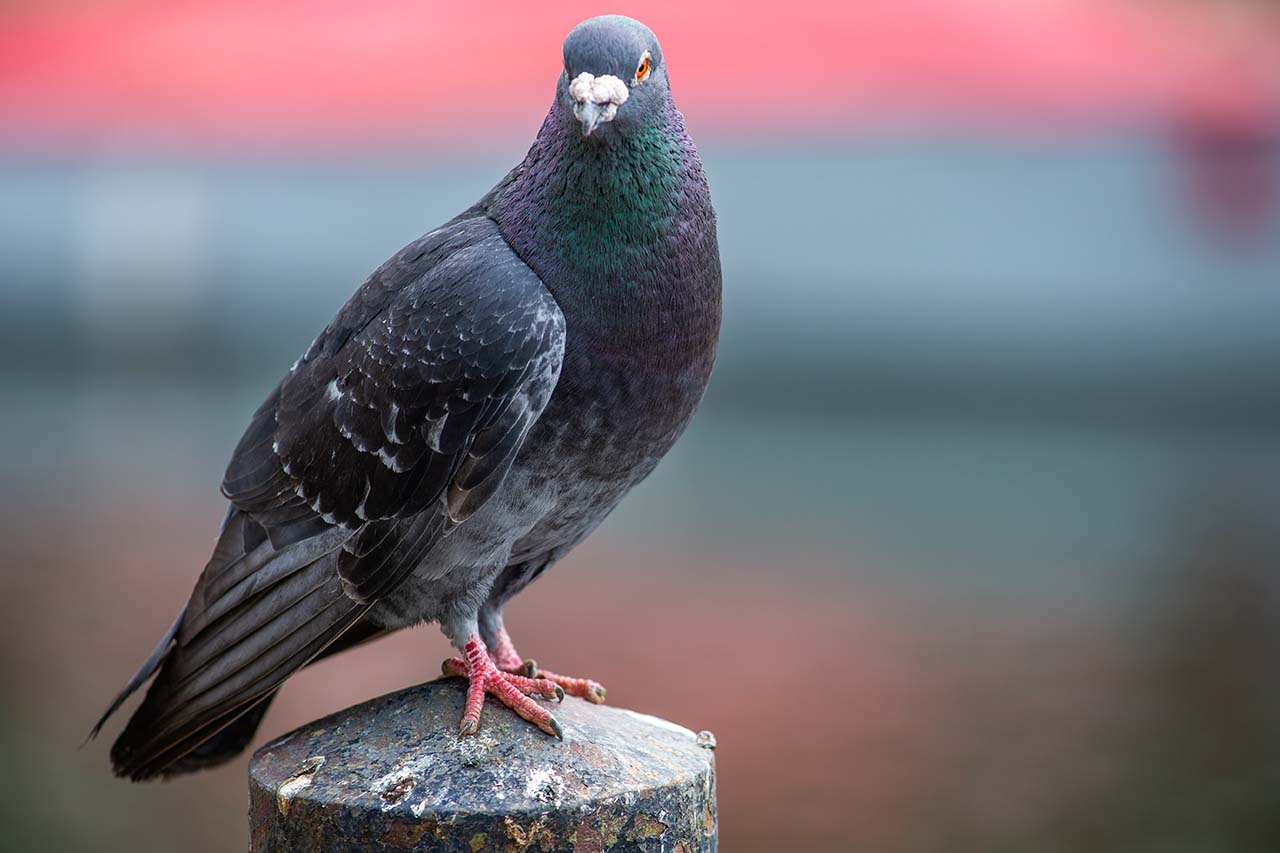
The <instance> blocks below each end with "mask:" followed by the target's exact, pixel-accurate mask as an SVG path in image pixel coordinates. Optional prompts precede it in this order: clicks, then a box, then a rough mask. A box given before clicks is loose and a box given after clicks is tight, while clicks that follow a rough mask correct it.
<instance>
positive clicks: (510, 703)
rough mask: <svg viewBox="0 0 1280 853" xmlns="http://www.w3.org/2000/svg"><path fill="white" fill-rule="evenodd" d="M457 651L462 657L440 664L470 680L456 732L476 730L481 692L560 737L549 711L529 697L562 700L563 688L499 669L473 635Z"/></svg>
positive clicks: (469, 732) (480, 706) (465, 733)
mask: <svg viewBox="0 0 1280 853" xmlns="http://www.w3.org/2000/svg"><path fill="white" fill-rule="evenodd" d="M461 651H462V654H463V656H464V657H463V658H449V659H448V660H446V661H445V662H444V666H443V667H442V669H443V670H444V674H445V675H457V676H462V677H463V678H466V679H467V680H469V681H470V682H471V686H470V687H468V688H467V704H466V709H465V710H464V711H463V714H462V725H461V726H459V728H458V733H459V734H461V735H463V736H466V735H473V734H475V733H476V732H477V731H478V730H479V729H480V709H481V708H482V707H484V695H485V694H486V693H488V694H490V695H492V696H494V697H496V698H497V699H498V701H499V702H501V703H502V704H504V705H506V706H507V707H508V708H510V709H511V710H513V711H515V712H516V713H517V714H519V715H520V716H521V717H524V718H525V719H526V720H528V721H529V722H531V723H533V724H534V725H535V726H537V727H538V728H540V729H542V730H543V731H544V732H546V733H547V734H549V735H555V736H556V737H558V738H560V739H561V740H564V732H563V731H561V729H560V724H559V723H557V722H556V719H555V717H553V716H551V712H550V711H548V710H547V709H546V708H544V707H542V706H541V705H539V704H538V703H537V702H534V701H533V700H532V699H530V698H529V697H530V696H540V697H542V698H543V699H563V698H564V690H563V689H562V688H561V687H560V686H559V685H557V684H555V683H553V682H552V681H551V680H550V679H545V678H527V677H525V676H523V675H516V674H515V673H510V672H503V671H502V670H500V669H498V668H497V667H496V666H495V665H494V663H493V660H491V659H490V657H489V652H488V650H487V649H486V648H485V646H484V642H482V641H481V639H480V638H479V637H477V636H476V635H474V634H472V635H471V636H470V637H468V638H467V642H466V643H465V644H464V645H463V647H462V650H461Z"/></svg>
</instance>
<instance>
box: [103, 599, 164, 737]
mask: <svg viewBox="0 0 1280 853" xmlns="http://www.w3.org/2000/svg"><path fill="white" fill-rule="evenodd" d="M186 614H187V608H185V607H184V608H182V610H181V611H179V613H178V618H177V619H174V620H173V624H172V625H171V626H169V630H168V631H165V632H164V636H163V637H161V638H160V642H158V643H156V647H155V648H154V649H152V650H151V654H150V655H149V656H148V657H147V659H146V660H145V661H143V663H142V666H140V667H139V668H138V671H137V672H135V673H134V674H133V677H132V678H130V679H129V683H128V684H126V685H125V686H124V688H123V689H122V690H121V691H120V692H119V693H117V694H116V697H115V698H114V699H112V700H111V704H110V705H108V706H107V710H105V711H103V712H102V716H101V717H99V718H98V722H96V723H94V724H93V730H92V731H90V732H89V736H88V737H87V738H85V739H84V740H85V743H88V742H89V741H91V740H93V739H94V738H96V737H97V736H98V733H99V732H100V731H102V725H103V724H104V723H105V722H106V721H107V720H109V719H110V718H111V715H112V714H114V713H115V712H116V711H118V710H120V706H121V705H123V704H124V702H125V700H126V699H128V698H129V697H130V696H132V695H133V694H134V692H135V691H136V690H137V689H138V688H139V687H141V686H142V685H144V684H146V683H147V679H148V678H150V677H151V676H153V675H155V672H156V670H157V669H159V668H160V664H162V663H163V662H164V659H165V657H166V656H167V655H168V654H169V644H170V643H172V642H173V638H174V637H176V636H177V635H178V631H179V629H181V628H182V619H183V617H184V616H186Z"/></svg>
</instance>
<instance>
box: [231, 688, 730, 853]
mask: <svg viewBox="0 0 1280 853" xmlns="http://www.w3.org/2000/svg"><path fill="white" fill-rule="evenodd" d="M465 692H466V688H465V684H464V683H463V681H462V680H461V679H443V680H440V681H432V682H429V683H427V684H422V685H419V686H417V687H411V688H409V689H407V690H402V691H400V692H398V693H392V694H389V695H387V696H382V697H380V698H378V699H373V700H371V701H369V702H365V703H364V704H362V705H356V706H355V707H352V708H348V709H347V710H345V711H340V712H338V713H337V714H333V715H332V716H329V717H325V718H324V719H321V720H317V721H315V722H313V723H309V724H307V725H305V726H303V727H301V728H299V729H296V730H294V731H293V732H290V733H289V734H287V735H284V736H283V737H281V738H278V739H277V740H275V741H272V742H271V743H269V744H267V745H266V746H264V747H263V748H262V749H260V750H258V752H257V753H256V754H255V755H254V756H253V760H252V761H251V762H250V764H249V848H250V850H252V851H262V853H266V852H267V851H293V850H317V851H321V850H323V851H328V850H342V851H348V850H349V851H360V850H379V851H382V850H432V851H442V853H453V851H463V852H464V853H481V851H516V850H519V851H541V853H552V851H562V850H563V851H570V850H572V851H582V853H595V851H605V850H611V851H636V853H639V851H646V853H647V851H663V853H677V851H678V852H679V853H701V852H702V851H714V850H715V849H716V799H715V761H714V758H713V754H712V749H713V748H714V740H713V739H712V738H711V736H710V735H709V734H708V733H705V732H704V733H702V734H700V735H695V734H694V733H693V732H691V731H689V730H688V729H685V728H682V727H680V726H677V725H675V724H673V723H668V722H666V721H665V720H660V719H658V718H656V717H650V716H646V715H643V714H637V713H634V712H632V711H626V710H623V709H620V708H612V707H609V706H607V705H591V704H589V703H587V702H583V701H580V700H577V699H572V698H570V699H566V700H565V701H564V703H563V704H562V705H560V706H558V707H557V708H556V712H555V713H556V719H557V720H559V721H560V724H561V726H563V728H564V741H563V742H561V741H559V740H556V739H554V738H551V737H548V736H547V735H545V734H543V733H542V732H540V731H538V730H537V729H535V728H534V727H533V726H531V725H529V724H528V723H526V722H525V721H524V720H521V719H519V718H517V717H516V715H515V714H513V713H511V712H510V711H508V710H507V709H505V708H502V707H499V706H496V705H495V704H494V703H493V702H492V701H490V702H488V703H487V704H486V707H485V713H484V716H483V718H482V721H481V728H480V732H479V734H478V735H476V736H475V737H470V738H460V737H458V735H457V724H458V719H459V717H460V716H461V715H462V706H463V701H464V698H465Z"/></svg>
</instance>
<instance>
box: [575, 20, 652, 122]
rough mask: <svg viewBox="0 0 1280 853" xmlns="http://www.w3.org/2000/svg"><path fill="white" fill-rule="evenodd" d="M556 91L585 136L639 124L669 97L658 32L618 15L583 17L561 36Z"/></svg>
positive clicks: (650, 119)
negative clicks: (561, 70) (560, 69)
mask: <svg viewBox="0 0 1280 853" xmlns="http://www.w3.org/2000/svg"><path fill="white" fill-rule="evenodd" d="M556 93H557V97H558V99H559V101H560V103H561V104H563V106H564V107H565V108H566V110H567V111H568V114H569V115H572V116H573V118H574V119H576V120H577V122H578V123H579V124H580V126H581V128H582V135H583V136H584V137H589V136H593V135H594V136H596V137H605V136H607V135H608V134H609V133H627V132H628V131H629V130H631V129H634V128H638V127H643V126H644V125H645V124H647V123H648V122H650V121H653V120H655V119H656V118H657V117H658V116H659V114H660V113H661V111H662V107H663V106H664V105H665V104H666V103H667V100H668V97H669V91H668V89H667V70H666V67H665V66H664V65H663V62H662V48H661V47H660V46H659V45H658V38H657V36H655V35H654V34H653V31H652V30H650V29H649V28H648V27H646V26H645V25H644V24H642V23H640V22H639V21H636V20H633V19H631V18H628V17H625V16H623V15H602V16H601V17H599V18H590V19H588V20H586V21H583V22H582V23H581V24H578V26H576V27H574V28H573V31H572V32H570V33H569V35H568V36H567V37H566V38H565V40H564V73H563V74H562V75H560V82H559V84H558V86H557V89H556Z"/></svg>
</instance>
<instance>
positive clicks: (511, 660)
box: [490, 624, 605, 705]
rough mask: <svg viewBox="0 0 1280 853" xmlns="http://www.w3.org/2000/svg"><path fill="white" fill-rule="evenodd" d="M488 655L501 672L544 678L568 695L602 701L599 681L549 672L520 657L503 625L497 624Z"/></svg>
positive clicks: (595, 702) (602, 696)
mask: <svg viewBox="0 0 1280 853" xmlns="http://www.w3.org/2000/svg"><path fill="white" fill-rule="evenodd" d="M490 656H491V657H492V659H493V663H494V665H495V666H497V667H498V669H500V670H502V671H503V672H510V673H518V674H520V675H523V676H526V677H528V678H537V679H546V680H547V681H550V682H552V683H554V684H558V685H560V687H561V688H563V689H564V692H565V693H567V694H568V695H570V696H577V697H578V698H579V699H586V700H587V701H588V702H591V703H593V704H596V705H599V704H602V703H603V702H604V697H605V689H604V686H603V685H601V684H600V683H598V682H595V681H592V680H591V679H589V678H572V677H570V676H567V675H559V674H557V673H554V672H549V671H547V670H545V669H540V668H539V667H538V664H537V663H535V662H534V661H533V660H532V659H529V660H525V659H523V658H521V657H520V653H519V652H517V651H516V645H515V643H513V642H511V635H510V634H508V633H507V628H506V626H505V625H502V624H499V625H498V632H497V637H496V642H495V647H494V649H493V651H492V652H491V653H490Z"/></svg>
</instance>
